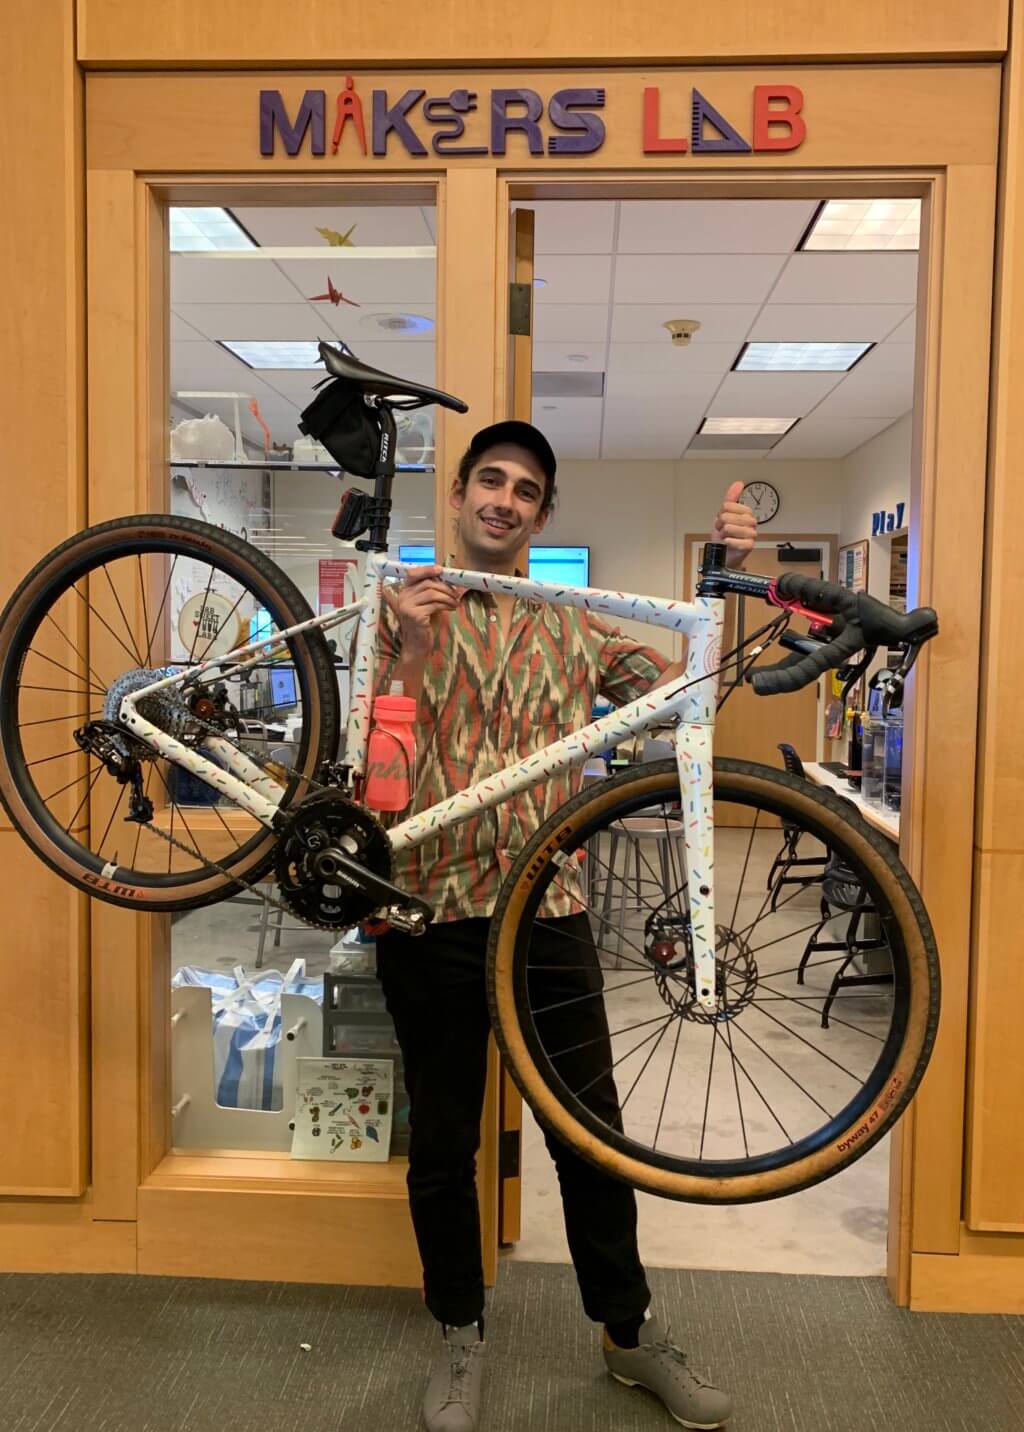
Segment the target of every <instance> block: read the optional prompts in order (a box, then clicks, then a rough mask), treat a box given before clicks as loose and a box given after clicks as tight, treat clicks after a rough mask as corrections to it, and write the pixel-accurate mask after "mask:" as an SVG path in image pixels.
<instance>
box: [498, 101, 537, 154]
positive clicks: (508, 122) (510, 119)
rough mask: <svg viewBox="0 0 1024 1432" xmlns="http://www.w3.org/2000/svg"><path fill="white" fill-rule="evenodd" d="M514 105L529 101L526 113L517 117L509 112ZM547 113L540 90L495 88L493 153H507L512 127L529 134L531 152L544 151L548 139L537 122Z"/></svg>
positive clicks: (527, 135) (526, 103)
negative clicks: (508, 136) (544, 139)
mask: <svg viewBox="0 0 1024 1432" xmlns="http://www.w3.org/2000/svg"><path fill="white" fill-rule="evenodd" d="M510 104H525V105H526V113H525V114H521V115H518V116H513V115H510V114H509V113H508V107H509V105H510ZM543 113H544V105H543V102H542V101H541V97H540V95H539V94H538V93H537V91H536V90H531V89H497V90H491V153H492V154H504V153H505V137H506V135H507V134H508V132H509V130H510V129H519V130H522V132H523V133H524V134H525V135H526V137H527V140H528V141H529V145H530V153H531V154H543V153H544V141H543V139H542V138H541V136H540V125H539V124H538V123H537V121H538V119H540V117H541V115H542V114H543Z"/></svg>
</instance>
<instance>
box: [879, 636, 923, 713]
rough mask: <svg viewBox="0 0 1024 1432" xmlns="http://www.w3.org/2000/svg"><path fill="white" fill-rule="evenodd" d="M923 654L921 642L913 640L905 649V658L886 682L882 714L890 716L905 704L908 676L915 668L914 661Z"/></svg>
mask: <svg viewBox="0 0 1024 1432" xmlns="http://www.w3.org/2000/svg"><path fill="white" fill-rule="evenodd" d="M920 655H921V644H920V643H918V642H913V643H912V644H910V645H909V646H906V647H904V649H903V659H902V660H901V661H900V664H899V666H898V667H897V668H896V670H895V671H894V672H893V674H892V676H891V677H890V679H889V680H888V681H887V682H886V684H885V689H884V690H883V692H882V715H883V717H884V716H888V714H889V712H890V711H892V710H897V711H898V710H899V709H900V708H901V707H902V705H903V695H904V688H905V685H906V680H907V677H908V676H909V675H910V673H911V671H912V670H913V668H914V663H915V662H916V661H917V658H918V657H919V656H920Z"/></svg>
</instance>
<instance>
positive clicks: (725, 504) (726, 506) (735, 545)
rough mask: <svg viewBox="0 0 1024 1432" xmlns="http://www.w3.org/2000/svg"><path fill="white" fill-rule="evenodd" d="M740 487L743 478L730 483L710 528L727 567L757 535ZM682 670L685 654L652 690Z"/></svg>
mask: <svg viewBox="0 0 1024 1432" xmlns="http://www.w3.org/2000/svg"><path fill="white" fill-rule="evenodd" d="M742 491H743V484H742V482H734V483H732V484H731V486H730V487H729V488H728V490H727V491H726V494H725V497H724V498H723V499H722V505H721V507H720V508H719V510H718V516H717V517H716V518H715V521H714V525H713V527H712V528H711V541H712V542H721V543H723V544H724V546H725V547H726V549H727V550H726V565H727V566H730V567H742V566H743V563H744V562H745V561H746V558H747V554H748V553H749V552H750V551H752V549H753V546H754V541H755V539H756V537H757V518H756V517H755V516H754V514H753V512H752V511H751V510H750V508H749V507H747V505H746V504H745V503H743V502H741V501H740V500H739V498H740V493H741V492H742ZM685 674H686V657H685V656H684V657H683V659H682V661H674V662H673V663H672V665H671V666H669V667H667V668H666V669H665V671H664V672H663V674H662V675H661V677H660V678H659V679H658V680H657V681H655V682H654V684H653V686H652V687H651V690H652V691H655V690H657V688H658V687H659V686H665V685H666V684H667V683H668V682H670V681H678V680H679V678H680V677H681V676H684V675H685Z"/></svg>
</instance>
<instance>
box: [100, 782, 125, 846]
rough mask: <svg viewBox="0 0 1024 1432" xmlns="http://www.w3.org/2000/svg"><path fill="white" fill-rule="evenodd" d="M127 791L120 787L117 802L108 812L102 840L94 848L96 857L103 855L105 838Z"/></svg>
mask: <svg viewBox="0 0 1024 1432" xmlns="http://www.w3.org/2000/svg"><path fill="white" fill-rule="evenodd" d="M127 790H128V787H127V786H122V787H121V793H120V795H119V796H118V798H117V800H116V801H115V802H114V808H113V810H112V811H111V812H110V819H109V820H108V821H107V828H106V830H105V831H104V832H103V839H102V840H101V841H100V843H99V845H98V846H97V847H96V855H97V856H101V855H102V854H103V847H104V846H105V845H106V843H107V836H108V835H109V834H110V827H111V826H112V825H113V824H114V817H115V816H116V815H117V813H118V811H119V810H120V809H121V802H122V801H123V800H124V798H125V793H126V792H127ZM114 857H115V861H116V858H117V851H116V850H115V851H114Z"/></svg>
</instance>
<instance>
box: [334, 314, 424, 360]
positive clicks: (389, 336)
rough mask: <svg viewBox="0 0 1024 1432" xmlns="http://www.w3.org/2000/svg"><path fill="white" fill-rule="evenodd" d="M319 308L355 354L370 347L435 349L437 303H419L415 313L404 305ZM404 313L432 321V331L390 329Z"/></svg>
mask: <svg viewBox="0 0 1024 1432" xmlns="http://www.w3.org/2000/svg"><path fill="white" fill-rule="evenodd" d="M317 306H318V307H321V306H322V307H323V308H324V309H325V310H326V312H325V317H326V318H327V320H328V322H329V323H330V325H331V327H332V328H333V330H334V332H335V333H336V334H337V336H338V337H339V338H344V340H345V342H346V343H348V344H350V345H351V347H352V350H353V351H354V352H355V353H358V354H360V355H361V354H362V351H363V348H364V346H365V345H366V344H367V343H426V344H430V345H433V343H434V339H435V336H436V335H435V331H434V327H433V324H434V323H435V322H436V320H437V308H436V305H435V304H433V303H417V304H416V306H415V309H413V308H412V307H411V306H407V307H403V306H402V305H401V304H393V305H390V306H388V305H383V304H378V303H370V304H364V305H363V306H362V307H361V308H352V307H350V306H349V305H348V304H347V303H342V304H338V306H337V307H335V306H334V305H333V304H329V303H325V304H323V305H319V304H318V305H317ZM402 313H409V314H412V313H415V315H416V316H417V317H418V318H429V319H430V322H431V327H429V328H425V329H423V330H422V331H420V332H415V331H410V330H409V329H405V328H392V327H390V326H389V325H388V322H387V320H388V319H389V318H393V317H394V316H395V315H400V314H402Z"/></svg>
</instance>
